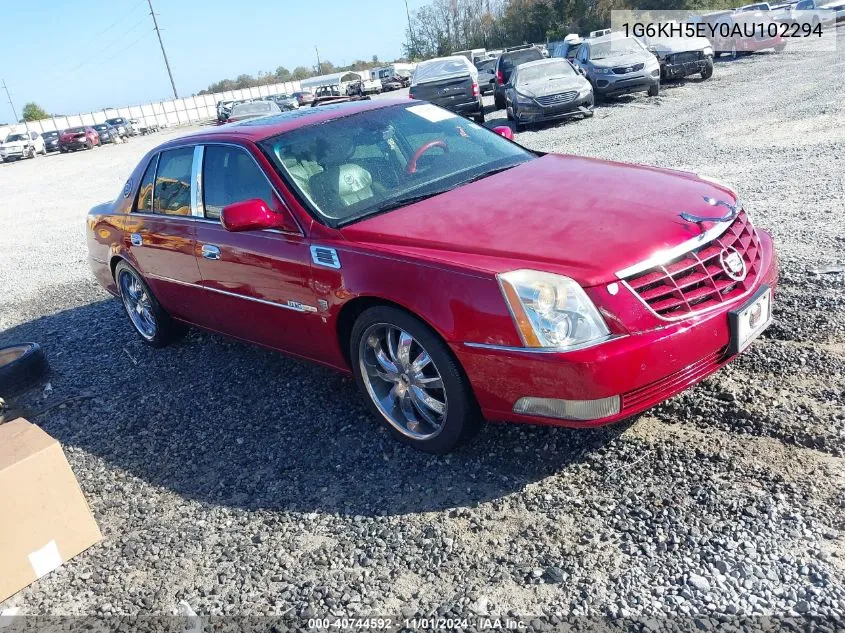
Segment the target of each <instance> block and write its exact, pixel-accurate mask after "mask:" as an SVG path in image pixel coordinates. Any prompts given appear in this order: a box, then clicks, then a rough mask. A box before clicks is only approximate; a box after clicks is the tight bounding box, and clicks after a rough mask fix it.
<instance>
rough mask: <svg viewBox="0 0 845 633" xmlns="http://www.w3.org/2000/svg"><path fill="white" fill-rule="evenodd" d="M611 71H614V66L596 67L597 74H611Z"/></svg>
mask: <svg viewBox="0 0 845 633" xmlns="http://www.w3.org/2000/svg"><path fill="white" fill-rule="evenodd" d="M611 73H613V69H612V68H596V74H597V75H610V74H611Z"/></svg>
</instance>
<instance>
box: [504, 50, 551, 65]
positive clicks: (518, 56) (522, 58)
mask: <svg viewBox="0 0 845 633" xmlns="http://www.w3.org/2000/svg"><path fill="white" fill-rule="evenodd" d="M538 59H543V53H541V52H540V51H539V50H537V49H536V48H526V49H525V50H522V51H516V52H513V53H508V54H506V55H502V66H503V67H504V69H505V70H511V69H513V68H516V67H517V66H519V65H520V64H524V63H525V62H533V61H536V60H538Z"/></svg>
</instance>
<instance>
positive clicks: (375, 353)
mask: <svg viewBox="0 0 845 633" xmlns="http://www.w3.org/2000/svg"><path fill="white" fill-rule="evenodd" d="M358 362H359V363H360V365H361V376H362V378H363V379H364V385H365V386H366V388H367V392H368V393H369V394H370V397H371V398H372V399H373V402H374V403H375V404H376V406H377V407H378V409H379V411H381V414H382V415H383V416H384V418H385V419H386V420H387V421H388V422H389V423H390V424H391V426H393V427H394V428H395V429H396V430H397V431H399V432H400V433H401V434H402V435H406V436H408V437H410V438H413V439H415V440H428V439H431V438H433V437H436V436H437V435H439V434H440V432H441V431H442V430H443V424H444V423H445V421H446V415H447V413H448V407H447V402H446V391H445V388H444V385H443V378H442V377H441V375H440V372H439V371H438V370H437V367H436V366H435V365H434V361H433V360H432V359H431V356H429V354H428V352H427V351H426V350H425V348H424V347H423V346H422V345H421V344H420V342H419V341H417V340H416V339H415V338H414V337H412V336H411V335H410V334H409V333H408V332H406V331H405V330H403V329H401V328H399V327H397V326H395V325H389V324H386V323H375V324H373V325H371V326H370V327H368V328H367V330H366V331H365V332H364V334H363V336H362V337H361V342H360V344H359V349H358Z"/></svg>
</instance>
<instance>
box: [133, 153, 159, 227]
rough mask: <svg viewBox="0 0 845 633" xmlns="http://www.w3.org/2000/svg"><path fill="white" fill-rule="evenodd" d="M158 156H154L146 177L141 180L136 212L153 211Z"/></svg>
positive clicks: (145, 173)
mask: <svg viewBox="0 0 845 633" xmlns="http://www.w3.org/2000/svg"><path fill="white" fill-rule="evenodd" d="M157 162H158V156H153V159H152V160H151V161H150V164H149V165H148V166H147V171H145V172H144V177H143V178H142V179H141V186H140V187H138V201H137V202H136V203H135V210H136V211H141V212H144V211H146V212H147V213H150V212H152V210H153V181H154V180H155V177H156V163H157Z"/></svg>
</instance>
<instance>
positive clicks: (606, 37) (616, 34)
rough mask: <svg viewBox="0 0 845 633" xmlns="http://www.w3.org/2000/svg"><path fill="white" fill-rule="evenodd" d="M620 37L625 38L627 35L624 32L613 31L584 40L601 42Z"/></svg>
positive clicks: (620, 38)
mask: <svg viewBox="0 0 845 633" xmlns="http://www.w3.org/2000/svg"><path fill="white" fill-rule="evenodd" d="M622 39H627V36H626V35H625V34H624V33H620V32H618V31H614V32H613V33H608V34H607V35H600V36H599V37H588V38H586V39H585V40H584V41H585V42H589V43H590V44H601V43H603V42H612V41H613V40H622Z"/></svg>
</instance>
